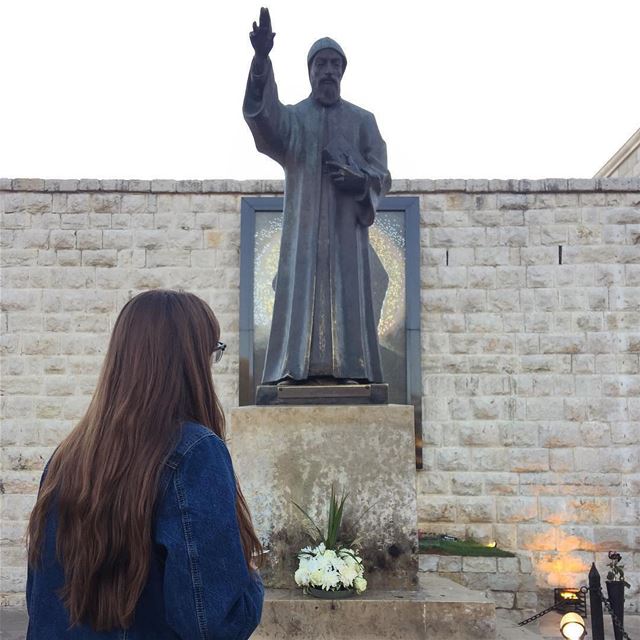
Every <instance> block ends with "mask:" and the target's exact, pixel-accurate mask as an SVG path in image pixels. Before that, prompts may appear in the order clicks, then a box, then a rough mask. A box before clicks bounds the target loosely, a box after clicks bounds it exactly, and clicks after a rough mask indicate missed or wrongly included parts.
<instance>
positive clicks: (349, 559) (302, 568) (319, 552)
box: [294, 542, 367, 594]
mask: <svg viewBox="0 0 640 640" xmlns="http://www.w3.org/2000/svg"><path fill="white" fill-rule="evenodd" d="M298 560H299V561H300V564H299V566H298V570H297V571H296V572H295V574H294V579H295V581H296V584H297V585H298V586H299V587H303V588H304V589H305V590H308V589H309V588H312V589H313V588H315V589H323V590H324V591H341V590H348V589H353V590H355V592H356V593H357V594H360V593H362V592H363V591H364V590H365V589H366V588H367V581H366V580H365V579H364V577H363V576H364V566H363V564H362V558H361V557H360V556H358V555H357V554H356V553H355V552H354V551H353V550H352V549H346V548H340V549H337V550H334V549H327V548H326V547H325V545H324V543H322V542H321V543H320V544H319V545H318V546H317V547H305V548H304V549H301V551H300V553H299V554H298Z"/></svg>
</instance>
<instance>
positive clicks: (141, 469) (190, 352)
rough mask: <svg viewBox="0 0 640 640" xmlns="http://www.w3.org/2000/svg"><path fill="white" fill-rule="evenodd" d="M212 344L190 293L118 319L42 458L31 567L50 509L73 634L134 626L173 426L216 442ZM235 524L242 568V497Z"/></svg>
mask: <svg viewBox="0 0 640 640" xmlns="http://www.w3.org/2000/svg"><path fill="white" fill-rule="evenodd" d="M219 338H220V327H219V325H218V321H217V319H216V317H215V315H214V314H213V311H211V309H210V308H209V306H208V305H207V304H206V303H205V302H203V301H202V300H201V299H200V298H198V297H197V296H194V295H192V294H189V293H185V292H178V291H165V290H156V291H147V292H145V293H141V294H139V295H137V296H136V297H134V298H133V299H131V300H130V301H129V302H128V303H127V304H126V305H125V306H124V308H123V309H122V311H121V312H120V315H119V316H118V319H117V320H116V323H115V326H114V328H113V333H112V335H111V340H110V343H109V348H108V350H107V354H106V357H105V361H104V365H103V367H102V371H101V374H100V379H99V381H98V385H97V387H96V390H95V393H94V395H93V398H92V399H91V403H90V404H89V408H88V409H87V412H86V414H85V415H84V417H83V418H82V419H81V420H80V422H79V423H78V425H77V426H76V427H75V429H74V430H73V431H72V432H71V433H70V434H69V435H68V436H67V438H66V439H65V440H64V441H63V442H62V444H61V445H60V447H59V448H58V449H57V450H56V452H55V454H54V455H53V457H52V458H51V461H50V463H49V467H48V470H47V474H46V477H45V479H44V481H43V483H42V487H41V489H40V493H39V496H38V500H37V502H36V505H35V507H34V509H33V511H32V513H31V518H30V520H29V527H28V550H29V564H30V566H32V567H37V566H38V562H39V560H40V557H41V549H42V545H43V542H44V535H45V522H46V518H47V515H48V513H49V511H50V509H51V508H52V507H55V508H56V509H57V513H58V530H57V537H56V551H57V556H58V559H59V561H60V563H61V564H62V566H63V568H64V575H65V584H64V587H63V588H62V590H61V592H60V596H61V598H62V600H63V602H64V604H65V605H66V607H67V608H68V611H69V616H70V620H71V623H72V625H76V624H78V623H80V622H84V623H88V624H90V625H91V626H92V627H93V628H94V629H95V630H96V631H108V630H110V629H113V628H126V627H128V626H130V624H131V622H132V621H133V614H134V611H135V607H136V603H137V601H138V598H139V597H140V594H141V592H142V589H143V587H144V586H145V583H146V581H147V575H148V570H149V563H150V560H151V554H152V539H151V538H152V520H153V515H154V513H153V512H154V505H155V502H156V496H157V491H158V483H159V480H160V474H161V472H162V469H163V466H164V464H163V463H164V461H165V460H166V459H167V456H168V455H169V454H170V453H171V451H172V449H173V447H174V446H175V445H176V444H177V441H178V439H179V434H180V424H181V423H182V422H183V421H185V420H193V421H195V422H199V423H200V424H202V425H204V426H205V427H207V428H209V429H211V430H212V431H213V432H214V433H216V434H217V435H218V436H220V437H221V438H223V439H224V437H225V425H224V415H223V413H222V409H221V407H220V403H219V401H218V398H217V396H216V393H215V390H214V386H213V380H212V377H211V356H212V353H213V351H214V349H215V348H216V346H217V344H218V340H219ZM236 484H237V483H236ZM236 512H237V517H238V524H239V528H240V535H241V539H242V547H243V551H244V556H245V560H246V562H247V565H248V566H251V558H252V556H253V555H254V554H259V553H260V551H261V547H260V541H259V540H258V538H257V537H256V534H255V533H254V530H253V527H252V524H251V517H250V514H249V510H248V508H247V504H246V502H245V500H244V497H243V496H242V492H241V491H240V488H239V486H238V487H237V493H236Z"/></svg>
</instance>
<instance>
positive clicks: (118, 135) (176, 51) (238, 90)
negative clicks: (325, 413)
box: [0, 0, 640, 179]
mask: <svg viewBox="0 0 640 640" xmlns="http://www.w3.org/2000/svg"><path fill="white" fill-rule="evenodd" d="M263 2H266V0H263ZM268 7H269V10H270V13H271V19H272V24H273V30H274V31H275V32H276V38H275V45H274V49H273V51H272V53H271V58H272V60H273V65H274V70H275V74H276V81H277V83H278V89H279V95H280V99H281V101H282V102H284V103H289V104H293V103H296V102H298V101H300V100H302V99H304V98H305V97H307V95H308V94H309V81H308V75H307V67H306V55H307V51H308V49H309V47H310V45H311V44H312V43H313V42H314V41H315V40H316V39H317V38H320V37H322V36H326V35H328V36H331V37H333V38H334V39H336V40H337V41H338V42H340V44H341V45H342V47H343V48H344V50H345V52H346V55H347V58H348V67H347V70H346V73H345V76H344V78H343V81H342V96H343V97H344V98H345V99H346V100H349V101H350V102H353V103H355V104H357V105H359V106H361V107H364V108H365V109H368V110H369V111H372V112H373V113H374V114H375V116H376V120H377V121H378V126H379V128H380V131H381V133H382V136H383V137H384V139H385V140H386V142H387V150H388V157H389V168H390V170H391V174H392V175H393V176H394V177H395V178H531V179H535V178H546V177H556V178H560V177H562V178H589V177H592V176H593V175H594V174H595V172H596V171H597V170H598V169H599V168H600V167H601V166H602V165H603V164H604V163H605V162H606V161H607V160H608V159H609V158H610V157H611V156H612V155H613V154H614V153H615V152H616V151H617V149H619V148H620V147H621V146H622V145H623V143H624V142H625V141H626V140H627V139H628V138H629V137H630V136H631V135H632V134H633V132H634V131H635V130H636V129H638V128H639V127H640V79H639V78H640V47H639V40H640V35H639V34H640V27H639V25H640V2H639V1H638V0H601V1H599V2H594V1H592V0H580V1H578V0H509V1H507V0H439V1H437V2H436V1H434V0H422V1H420V0H393V2H389V1H387V2H378V1H376V0H368V1H361V0H335V1H334V0H323V1H322V2H309V1H304V0H297V1H292V0H271V1H270V3H269V4H268ZM259 11H260V5H259V4H258V3H253V2H247V1H246V0H225V1H224V2H222V1H218V0H208V1H201V0H181V1H180V2H176V1H172V2H169V1H164V0H155V1H153V2H151V1H146V0H126V1H124V0H109V1H108V2H107V1H104V0H81V1H79V0H3V2H2V4H1V5H0V20H1V22H2V33H1V37H0V60H1V61H2V73H1V76H0V77H1V84H0V87H1V89H0V177H8V178H17V177H28V178H120V179H153V178H165V179H216V178H236V179H252V178H260V179H263V178H281V177H282V176H283V173H282V169H281V168H280V166H279V165H277V164H276V163H275V162H273V161H272V160H270V159H268V158H266V157H264V156H261V155H260V154H259V153H258V152H257V151H256V150H255V146H254V144H253V140H252V138H251V134H250V132H249V130H248V128H247V126H246V124H245V122H244V120H243V118H242V112H241V105H242V98H243V93H244V86H245V82H246V77H247V72H248V68H249V64H250V62H251V57H252V55H253V50H252V48H251V45H250V42H249V38H248V34H249V31H250V30H251V25H252V22H253V21H254V20H257V19H258V16H259Z"/></svg>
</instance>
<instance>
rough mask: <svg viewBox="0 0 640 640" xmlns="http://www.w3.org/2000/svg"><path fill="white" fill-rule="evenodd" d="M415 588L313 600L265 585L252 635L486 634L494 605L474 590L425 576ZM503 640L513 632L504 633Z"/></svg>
mask: <svg viewBox="0 0 640 640" xmlns="http://www.w3.org/2000/svg"><path fill="white" fill-rule="evenodd" d="M421 583H422V584H421V587H420V588H419V589H417V590H415V591H368V592H366V593H364V594H363V595H362V596H356V597H354V598H350V599H348V600H318V599H316V598H312V597H310V596H305V595H303V594H302V592H301V590H300V589H297V590H296V591H290V590H286V589H273V590H267V593H266V597H265V601H264V608H263V611H262V621H261V622H260V626H259V627H258V628H257V629H256V631H255V633H254V634H253V635H252V636H251V637H252V639H255V640H393V639H397V640H424V638H428V639H429V640H478V638H482V639H483V640H490V639H492V638H495V637H496V636H495V633H496V608H495V605H494V604H493V602H491V601H490V600H488V599H487V598H486V597H485V596H484V595H483V594H481V593H479V592H477V591H470V590H469V589H466V588H465V587H462V586H461V585H458V584H456V583H454V582H451V581H450V580H445V579H443V578H439V577H437V576H430V577H429V578H427V579H426V580H424V581H422V580H421ZM507 637H508V638H509V640H515V638H517V637H519V636H518V635H517V634H513V635H509V636H505V638H507Z"/></svg>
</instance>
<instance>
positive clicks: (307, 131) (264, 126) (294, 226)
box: [243, 60, 391, 384]
mask: <svg viewBox="0 0 640 640" xmlns="http://www.w3.org/2000/svg"><path fill="white" fill-rule="evenodd" d="M243 114H244V118H245V120H246V122H247V124H248V125H249V128H250V129H251V132H252V134H253V138H254V140H255V143H256V147H257V149H258V151H260V152H262V153H264V154H266V155H267V156H269V157H270V158H272V159H273V160H275V161H276V162H278V163H279V164H280V165H281V166H282V167H283V169H284V172H285V197H284V218H283V226H282V242H281V246H280V260H279V265H278V274H277V278H276V286H275V303H274V309H273V318H272V324H271V333H270V336H269V342H268V346H267V353H266V359H265V367H264V373H263V376H262V383H263V384H269V383H275V382H278V381H281V380H286V379H293V380H306V379H308V378H312V377H324V376H329V377H333V378H337V379H354V380H358V381H363V382H364V381H368V382H382V381H383V375H382V366H381V363H380V349H379V345H378V333H377V324H378V320H379V313H380V310H379V309H375V310H374V304H373V296H372V265H371V263H372V260H377V256H373V257H372V256H371V253H372V251H371V249H370V246H369V227H370V226H371V225H372V224H373V221H374V219H375V214H376V205H377V203H378V201H379V199H380V198H381V197H382V196H383V195H384V194H385V193H386V192H387V190H388V189H389V187H390V184H391V176H390V175H389V172H388V170H387V152H386V145H385V143H384V140H383V139H382V137H381V136H380V132H379V131H378V126H377V124H376V121H375V118H374V116H373V114H372V113H369V112H368V111H365V110H364V109H361V108H360V107H357V106H355V105H353V104H350V103H349V102H347V101H345V100H342V99H339V100H338V102H336V103H335V104H332V105H330V106H324V105H322V104H321V103H320V102H318V101H317V100H315V99H314V98H313V97H311V96H310V97H309V98H307V99H306V100H303V101H302V102H299V103H298V104H296V105H283V104H282V103H281V102H280V101H279V99H278V90H277V87H276V83H275V80H274V75H273V68H272V65H271V61H270V60H267V64H266V66H265V68H264V72H263V73H262V74H260V75H258V74H256V73H255V72H254V70H253V66H252V69H251V71H250V73H249V79H248V81H247V88H246V93H245V99H244V104H243ZM327 160H332V161H335V162H339V163H341V164H343V165H347V166H349V167H352V168H354V169H356V170H358V171H360V172H361V173H362V174H364V175H365V176H366V187H365V188H364V189H363V192H362V193H357V194H353V193H346V192H343V191H341V190H340V189H339V188H338V187H336V185H335V184H334V183H333V181H332V179H331V177H330V176H329V172H330V169H328V168H327V167H326V166H325V164H324V163H325V162H326V161H327ZM331 170H334V169H331ZM378 266H380V265H379V262H378ZM382 273H383V274H384V277H386V274H385V273H384V270H382Z"/></svg>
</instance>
